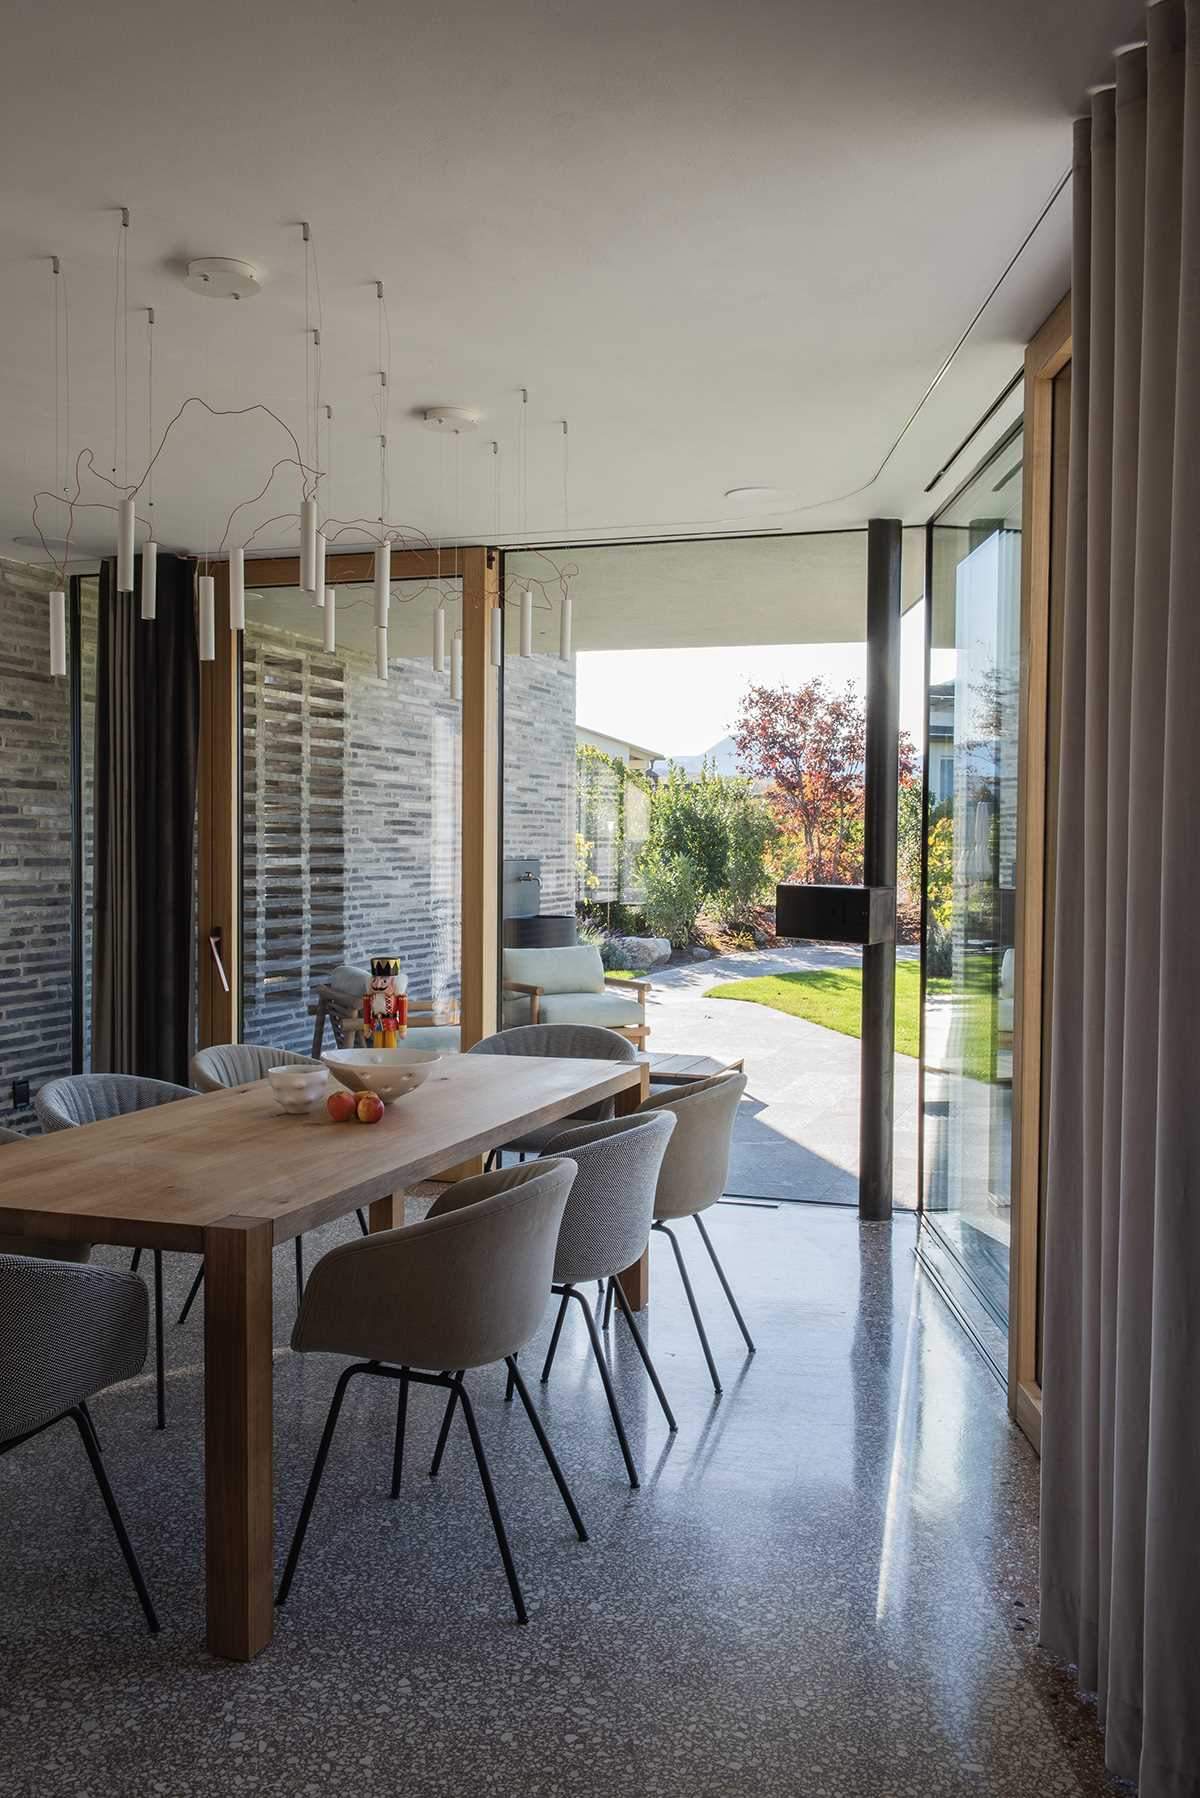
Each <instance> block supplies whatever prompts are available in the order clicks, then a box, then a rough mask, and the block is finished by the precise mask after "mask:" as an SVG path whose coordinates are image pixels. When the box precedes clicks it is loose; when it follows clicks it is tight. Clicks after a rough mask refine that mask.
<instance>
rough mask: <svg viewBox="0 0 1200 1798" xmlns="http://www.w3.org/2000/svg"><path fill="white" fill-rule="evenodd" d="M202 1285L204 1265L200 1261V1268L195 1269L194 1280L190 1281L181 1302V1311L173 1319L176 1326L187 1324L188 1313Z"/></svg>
mask: <svg viewBox="0 0 1200 1798" xmlns="http://www.w3.org/2000/svg"><path fill="white" fill-rule="evenodd" d="M203 1284H204V1263H203V1261H202V1262H201V1263H200V1266H199V1267H198V1268H197V1269H196V1278H195V1279H194V1280H193V1281H192V1283H191V1285H190V1286H189V1288H188V1295H187V1297H186V1298H185V1299H184V1301H183V1310H182V1311H181V1312H180V1313H179V1316H178V1317H177V1318H176V1319H175V1323H176V1325H177V1326H178V1325H179V1324H185V1323H186V1322H187V1320H188V1312H189V1311H190V1310H191V1308H192V1306H193V1305H194V1304H195V1302H196V1297H197V1294H198V1293H199V1291H200V1288H201V1287H202V1286H203Z"/></svg>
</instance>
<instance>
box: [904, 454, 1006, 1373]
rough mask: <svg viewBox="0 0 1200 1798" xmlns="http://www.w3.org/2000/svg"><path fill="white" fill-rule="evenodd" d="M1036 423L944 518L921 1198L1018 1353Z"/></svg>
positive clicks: (953, 1272) (936, 1239)
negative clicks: (1020, 1033) (1027, 468)
mask: <svg viewBox="0 0 1200 1798" xmlns="http://www.w3.org/2000/svg"><path fill="white" fill-rule="evenodd" d="M1021 471H1022V436H1021V434H1020V432H1017V433H1016V434H1015V435H1014V436H1012V437H1011V438H1009V439H1008V441H1007V442H1006V443H1005V444H1004V445H1003V446H1002V447H1001V448H1000V449H999V450H998V451H997V453H996V454H995V456H994V457H993V458H992V459H991V460H990V461H989V462H988V463H987V465H986V466H985V467H984V468H983V469H982V470H980V472H979V473H978V474H977V475H976V476H975V477H974V479H973V480H972V481H971V482H970V484H969V485H968V486H967V487H966V488H965V489H964V490H963V491H962V492H961V493H960V494H959V495H958V497H957V498H956V499H955V500H954V501H953V502H952V503H951V505H950V506H949V507H948V508H947V510H946V511H945V512H943V513H942V514H941V515H940V516H939V517H938V519H937V520H936V521H935V523H934V525H933V527H932V546H931V548H932V555H931V563H932V596H931V597H932V609H931V616H930V627H931V638H930V678H929V689H928V721H927V722H928V745H929V753H928V796H927V814H926V842H925V860H926V893H925V930H926V938H925V992H924V1044H925V1068H924V1092H923V1116H922V1129H923V1158H922V1191H921V1209H922V1217H923V1225H924V1231H923V1237H924V1247H925V1250H926V1253H927V1259H929V1260H930V1262H931V1265H932V1266H933V1268H934V1271H935V1272H936V1273H937V1275H938V1277H939V1278H940V1279H941V1280H942V1281H943V1283H944V1285H945V1286H946V1289H947V1292H948V1296H949V1297H950V1298H951V1299H952V1301H953V1302H955V1304H956V1305H957V1306H958V1308H959V1309H960V1312H961V1314H962V1315H963V1317H964V1321H966V1322H967V1323H968V1326H969V1327H971V1328H972V1329H973V1330H974V1331H975V1332H976V1334H977V1335H978V1337H979V1339H980V1341H981V1343H982V1345H983V1346H984V1348H985V1349H986V1350H987V1351H988V1352H989V1353H991V1354H992V1355H993V1358H994V1359H995V1360H996V1363H997V1366H998V1368H999V1367H1002V1366H1003V1365H1004V1359H1005V1356H1006V1352H1007V1351H1006V1346H1005V1343H1006V1333H1007V1327H1008V1314H1009V1258H1010V1237H1011V1213H1012V1195H1013V1179H1012V1142H1013V1134H1012V1125H1013V1021H1014V1020H1013V1009H1014V985H1015V974H1016V970H1015V919H1016V894H1017V882H1018V878H1019V869H1018V866H1017V844H1018V814H1017V767H1018V744H1019V729H1018V718H1019V692H1020V613H1021V598H1020V587H1021V578H1020V577H1021V492H1022V481H1021Z"/></svg>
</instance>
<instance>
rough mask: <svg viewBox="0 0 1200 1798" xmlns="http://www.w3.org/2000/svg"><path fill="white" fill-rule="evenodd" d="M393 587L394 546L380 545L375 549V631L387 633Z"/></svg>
mask: <svg viewBox="0 0 1200 1798" xmlns="http://www.w3.org/2000/svg"><path fill="white" fill-rule="evenodd" d="M391 587H392V545H391V542H390V540H389V541H388V542H387V543H380V544H378V545H377V546H376V549H375V629H376V630H377V631H385V630H386V629H387V621H388V599H389V597H390V595H391Z"/></svg>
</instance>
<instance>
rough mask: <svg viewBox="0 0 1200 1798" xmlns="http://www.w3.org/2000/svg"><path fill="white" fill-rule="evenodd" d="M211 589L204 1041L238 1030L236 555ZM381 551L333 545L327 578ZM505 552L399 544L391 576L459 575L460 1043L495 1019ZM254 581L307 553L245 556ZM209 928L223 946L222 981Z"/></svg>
mask: <svg viewBox="0 0 1200 1798" xmlns="http://www.w3.org/2000/svg"><path fill="white" fill-rule="evenodd" d="M208 566H209V567H210V570H211V573H212V574H213V576H214V581H215V593H216V650H217V654H216V660H215V661H212V662H205V663H203V664H202V666H201V671H200V765H199V793H198V801H197V820H198V838H199V841H198V899H199V902H198V907H197V945H198V954H199V957H200V960H199V995H198V997H199V1014H198V1017H197V1042H198V1044H199V1045H200V1046H201V1047H203V1046H205V1045H206V1044H208V1043H215V1042H229V1043H231V1042H236V1041H237V1040H238V1038H239V1036H240V1007H239V1003H238V999H239V991H240V979H241V946H242V944H241V929H242V917H241V900H242V894H241V792H240V771H241V742H240V737H241V691H240V688H241V637H240V634H239V633H238V632H236V631H232V630H230V628H229V565H228V563H227V562H217V561H213V562H212V563H211V564H208ZM374 567H375V558H374V553H373V552H372V551H370V550H366V551H352V552H344V551H337V552H334V551H332V550H331V551H329V553H328V555H327V557H326V563H325V572H326V579H327V580H328V582H329V585H330V586H331V587H338V586H347V587H348V586H354V585H358V584H366V583H368V582H370V581H371V580H372V578H373V576H374ZM499 569H500V558H499V554H498V552H497V551H496V550H495V549H491V548H488V547H487V546H485V545H469V546H464V547H460V548H451V549H444V550H441V551H440V552H439V551H434V550H404V549H397V548H396V547H395V546H393V548H392V565H391V575H392V580H393V581H406V580H435V579H438V578H442V579H445V578H449V579H461V581H462V611H463V685H462V693H463V701H462V758H461V783H462V784H461V801H462V868H461V917H462V965H461V982H462V998H461V1009H462V1044H463V1047H464V1048H469V1047H470V1046H471V1044H472V1043H475V1042H478V1041H479V1039H480V1038H481V1037H483V1036H487V1035H489V1034H490V1033H491V1032H492V1031H493V1030H494V1029H495V1028H496V1015H497V1014H496V999H497V993H498V990H499V925H498V919H497V904H498V891H499V865H498V855H499V846H498V832H497V819H498V817H499V764H500V745H499V708H500V671H499V669H497V668H495V667H493V666H492V660H491V646H492V626H491V613H492V611H493V609H494V608H495V607H497V606H498V605H500V604H501V597H500V572H499ZM246 584H247V586H248V587H250V586H253V587H254V588H256V589H259V590H266V589H268V588H272V587H298V586H299V585H300V558H299V556H298V555H294V556H260V557H256V558H254V559H253V560H248V561H247V563H246ZM210 938H212V939H215V940H216V942H217V943H218V944H219V945H220V948H221V960H222V962H223V964H224V971H225V975H226V978H227V980H228V990H226V987H225V985H224V984H223V983H222V980H221V975H220V972H219V970H218V965H217V961H216V958H215V956H214V955H213V953H212V951H211V948H210Z"/></svg>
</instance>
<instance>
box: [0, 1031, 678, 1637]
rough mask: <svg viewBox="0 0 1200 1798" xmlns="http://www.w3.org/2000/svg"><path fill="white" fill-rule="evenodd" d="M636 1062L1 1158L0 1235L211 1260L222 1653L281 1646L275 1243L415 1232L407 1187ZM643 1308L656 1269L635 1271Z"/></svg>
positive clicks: (561, 1064) (176, 1121) (194, 1109)
mask: <svg viewBox="0 0 1200 1798" xmlns="http://www.w3.org/2000/svg"><path fill="white" fill-rule="evenodd" d="M646 1090H647V1077H646V1070H645V1068H644V1066H641V1065H639V1064H638V1063H637V1062H613V1061H585V1060H575V1059H571V1060H566V1059H560V1058H551V1057H544V1056H538V1057H532V1056H514V1055H452V1056H446V1057H445V1058H444V1059H443V1061H442V1062H440V1063H439V1064H438V1065H437V1066H436V1067H435V1068H434V1070H433V1073H432V1074H431V1075H430V1077H429V1078H428V1079H427V1080H426V1081H425V1083H424V1084H423V1085H422V1086H420V1087H418V1088H417V1090H416V1091H415V1092H413V1093H411V1094H409V1095H408V1096H407V1097H405V1098H403V1099H400V1100H398V1101H397V1102H396V1104H394V1105H392V1106H389V1107H388V1109H387V1111H386V1112H385V1113H384V1116H383V1118H382V1119H381V1120H380V1121H379V1122H378V1123H377V1124H373V1125H370V1126H363V1125H360V1124H356V1123H351V1124H341V1125H339V1124H335V1123H334V1122H333V1121H332V1119H330V1118H329V1116H328V1114H327V1112H326V1111H325V1108H324V1106H319V1107H317V1108H316V1109H315V1110H313V1111H311V1112H306V1113H303V1114H300V1115H288V1114H285V1113H284V1112H282V1111H281V1110H280V1109H279V1107H278V1106H277V1105H276V1103H275V1100H274V1097H273V1096H272V1093H271V1089H270V1086H269V1085H268V1083H267V1082H266V1081H265V1080H264V1081H258V1082H256V1083H255V1084H254V1085H252V1086H241V1087H236V1088H233V1089H230V1090H228V1091H224V1092H218V1093H205V1094H198V1095H197V1096H196V1097H195V1098H194V1099H181V1100H178V1101H177V1102H176V1103H174V1104H169V1105H158V1106H155V1107H154V1108H152V1109H151V1110H148V1111H137V1112H131V1113H128V1114H127V1115H125V1116H122V1117H114V1118H106V1119H104V1120H102V1121H100V1122H98V1123H94V1124H87V1125H84V1126H82V1127H81V1128H78V1129H74V1130H63V1131H58V1132H55V1133H54V1134H52V1135H49V1136H42V1137H31V1138H29V1139H28V1140H27V1141H26V1142H24V1143H18V1144H14V1145H12V1146H9V1147H6V1148H5V1151H4V1154H3V1155H2V1156H0V1233H10V1234H14V1235H16V1234H21V1235H28V1236H39V1237H50V1238H53V1239H61V1240H67V1241H74V1242H80V1241H82V1242H94V1243H115V1244H118V1245H123V1246H125V1247H128V1248H150V1249H179V1250H185V1251H190V1252H191V1253H193V1254H201V1255H203V1256H204V1267H205V1301H204V1435H205V1575H206V1584H207V1604H208V1625H207V1634H208V1646H209V1648H210V1650H211V1651H212V1652H213V1653H214V1654H217V1655H221V1656H224V1657H225V1658H227V1659H229V1660H236V1661H245V1660H250V1659H252V1658H253V1657H254V1656H255V1655H256V1654H259V1653H261V1651H262V1650H263V1649H264V1648H266V1647H267V1646H268V1644H269V1643H270V1640H271V1630H272V1615H273V1602H272V1601H273V1579H274V1470H273V1464H272V1342H273V1330H272V1314H271V1313H272V1294H271V1288H272V1278H271V1258H272V1250H274V1249H276V1248H278V1247H279V1245H280V1244H281V1243H286V1242H290V1241H291V1240H292V1239H293V1238H294V1237H296V1236H298V1235H300V1234H301V1233H302V1232H303V1231H306V1230H315V1229H317V1228H319V1227H320V1225H322V1224H328V1223H332V1222H334V1221H335V1220H336V1219H338V1218H341V1217H345V1216H346V1215H347V1214H348V1213H349V1212H352V1211H354V1210H355V1208H356V1207H360V1206H369V1207H370V1224H371V1229H372V1230H373V1231H375V1230H388V1229H392V1228H393V1227H396V1226H399V1225H401V1224H403V1222H404V1189H405V1188H406V1187H408V1186H411V1185H413V1184H415V1183H416V1182H418V1181H420V1180H425V1179H430V1178H433V1177H435V1176H437V1175H439V1174H443V1173H444V1172H445V1171H446V1170H447V1169H450V1168H453V1167H456V1166H458V1165H459V1164H462V1163H463V1162H465V1161H468V1160H469V1159H470V1158H471V1157H474V1156H477V1155H479V1154H481V1153H485V1152H486V1151H488V1150H490V1149H492V1148H495V1147H497V1146H499V1145H500V1144H503V1143H505V1142H512V1141H514V1140H515V1139H516V1138H518V1137H520V1136H521V1135H522V1134H523V1133H524V1132H525V1131H527V1130H531V1129H534V1128H536V1127H537V1126H540V1125H542V1124H548V1123H553V1122H554V1121H555V1120H556V1119H558V1118H562V1117H566V1116H567V1115H568V1114H570V1113H572V1112H576V1111H579V1110H580V1109H581V1108H583V1107H585V1106H588V1105H594V1104H596V1103H598V1102H599V1101H601V1100H605V1099H610V1098H611V1099H612V1100H613V1101H614V1104H615V1108H616V1110H617V1111H618V1112H624V1111H629V1110H632V1109H635V1108H636V1106H637V1104H638V1103H639V1101H640V1099H641V1097H642V1096H643V1094H644V1092H645V1091H646ZM625 1285H626V1290H627V1291H630V1292H631V1293H632V1296H633V1300H634V1302H635V1303H636V1304H639V1305H640V1304H642V1303H644V1302H645V1296H646V1288H645V1263H644V1260H643V1263H641V1264H639V1266H637V1267H635V1268H633V1269H630V1270H629V1273H628V1275H627V1276H625Z"/></svg>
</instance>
